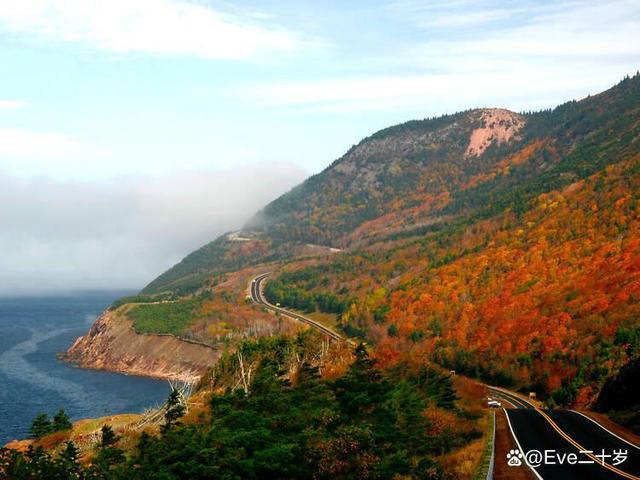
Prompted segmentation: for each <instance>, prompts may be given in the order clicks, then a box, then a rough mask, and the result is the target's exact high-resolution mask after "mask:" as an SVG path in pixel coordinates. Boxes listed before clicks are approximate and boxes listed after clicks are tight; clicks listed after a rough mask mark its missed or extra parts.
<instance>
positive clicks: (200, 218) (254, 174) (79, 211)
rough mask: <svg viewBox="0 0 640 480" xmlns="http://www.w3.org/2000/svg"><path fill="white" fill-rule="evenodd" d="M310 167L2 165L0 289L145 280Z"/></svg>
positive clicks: (135, 284)
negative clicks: (19, 174) (47, 169)
mask: <svg viewBox="0 0 640 480" xmlns="http://www.w3.org/2000/svg"><path fill="white" fill-rule="evenodd" d="M304 176H305V172H303V171H302V170H300V169H298V168H296V167H293V166H290V165H286V164H273V165H266V164H262V165H248V166H245V167H243V168H236V169H233V170H219V171H209V172H196V173H184V172H183V173H175V174H173V175H170V176H164V177H155V178H153V177H152V178H149V177H144V178H143V177H127V178H121V179H118V180H113V181H110V182H108V183H93V182H56V181H52V180H47V179H29V180H24V179H17V178H14V177H10V176H6V175H1V174H0V252H1V253H0V295H14V294H31V293H56V292H64V291H73V290H80V289H111V288H113V289H118V288H133V289H138V288H141V287H143V286H144V285H145V284H146V283H148V282H149V281H151V280H152V279H153V278H154V277H155V276H157V275H158V274H160V273H162V272H163V271H164V270H166V269H167V268H169V267H170V266H172V265H173V264H175V263H176V262H178V261H179V260H180V259H181V258H183V257H184V256H185V255H186V254H188V253H189V252H190V251H192V250H193V249H195V248H197V247H199V246H201V245H202V244H204V243H206V242H208V241H210V240H212V239H214V238H215V237H216V236H218V235H219V234H221V233H224V232H225V231H228V230H233V229H237V228H239V227H240V226H241V225H242V224H243V223H244V222H245V221H246V220H247V219H248V218H249V217H250V216H251V215H252V214H253V213H254V212H255V211H257V210H258V209H259V208H261V207H262V206H263V205H264V204H265V203H267V202H268V201H270V200H272V199H274V198H275V197H277V196H278V195H280V194H282V193H284V192H285V191H287V190H288V189H290V188H291V187H292V186H294V185H295V184H297V183H299V182H300V181H301V180H302V179H303V178H304Z"/></svg>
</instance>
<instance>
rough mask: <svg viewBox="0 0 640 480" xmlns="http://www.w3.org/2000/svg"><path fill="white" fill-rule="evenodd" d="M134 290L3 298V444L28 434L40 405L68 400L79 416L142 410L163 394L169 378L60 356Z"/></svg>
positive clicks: (53, 406) (49, 409)
mask: <svg viewBox="0 0 640 480" xmlns="http://www.w3.org/2000/svg"><path fill="white" fill-rule="evenodd" d="M128 293H130V292H100V293H86V294H77V295H70V296H61V297H22V298H0V446H2V445H4V444H5V443H6V442H8V441H10V440H13V439H20V438H25V437H27V436H28V435H29V427H30V426H31V422H32V420H33V418H34V417H35V416H36V415H37V414H38V413H41V412H46V413H48V414H50V415H53V414H54V413H55V412H56V411H57V410H58V409H60V408H64V409H65V410H66V411H67V413H68V414H69V415H70V416H71V418H72V420H78V419H81V418H94V417H101V416H105V415H110V414H116V413H125V412H131V413H136V412H141V411H143V410H144V409H145V408H147V407H152V406H155V405H157V404H159V403H161V402H162V401H164V399H165V398H166V397H167V395H168V394H169V385H168V383H167V382H165V381H161V380H155V379H151V378H143V377H135V376H128V375H122V374H118V373H111V372H104V371H95V370H85V369H80V368H77V367H75V366H73V365H71V364H69V363H67V362H64V361H62V360H60V359H58V358H57V354H58V353H60V352H64V351H65V350H66V349H67V348H68V347H69V346H70V345H71V344H72V343H73V341H74V340H75V339H76V338H77V337H79V336H80V335H83V334H84V333H86V332H87V330H88V329H89V328H90V327H91V324H92V323H93V321H94V320H95V319H96V317H97V316H98V315H99V314H100V312H102V311H103V310H104V309H105V308H106V307H107V306H108V305H109V304H110V303H111V302H112V301H113V300H115V299H116V298H118V297H120V296H122V295H124V294H128Z"/></svg>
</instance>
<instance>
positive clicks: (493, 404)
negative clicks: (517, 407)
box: [487, 400, 502, 408]
mask: <svg viewBox="0 0 640 480" xmlns="http://www.w3.org/2000/svg"><path fill="white" fill-rule="evenodd" d="M487 406H489V407H491V408H500V407H501V406H502V404H501V403H500V402H499V401H497V400H489V401H488V402H487Z"/></svg>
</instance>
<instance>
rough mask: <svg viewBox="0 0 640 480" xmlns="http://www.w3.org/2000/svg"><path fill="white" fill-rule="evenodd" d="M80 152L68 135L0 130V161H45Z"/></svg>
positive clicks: (17, 129)
mask: <svg viewBox="0 0 640 480" xmlns="http://www.w3.org/2000/svg"><path fill="white" fill-rule="evenodd" d="M82 150H83V147H82V145H81V143H80V142H79V141H78V140H76V139H75V138H74V137H72V136H70V135H65V134H60V133H51V132H38V131H33V130H25V129H20V128H0V160H1V159H7V158H12V159H15V160H20V161H23V160H24V159H27V158H35V159H38V160H39V161H43V160H44V161H46V160H47V159H49V158H68V157H70V156H76V155H77V154H78V153H79V152H81V151H82Z"/></svg>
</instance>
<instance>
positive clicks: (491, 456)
mask: <svg viewBox="0 0 640 480" xmlns="http://www.w3.org/2000/svg"><path fill="white" fill-rule="evenodd" d="M488 430H489V435H488V436H487V443H486V445H485V449H484V454H483V456H482V463H481V464H480V466H479V468H478V471H477V472H476V475H475V476H474V477H473V478H474V480H485V479H486V480H492V479H493V467H494V464H495V457H496V412H495V411H491V423H490V426H489V429H488Z"/></svg>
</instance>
